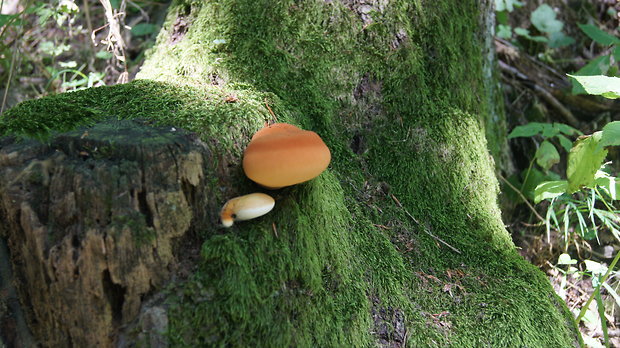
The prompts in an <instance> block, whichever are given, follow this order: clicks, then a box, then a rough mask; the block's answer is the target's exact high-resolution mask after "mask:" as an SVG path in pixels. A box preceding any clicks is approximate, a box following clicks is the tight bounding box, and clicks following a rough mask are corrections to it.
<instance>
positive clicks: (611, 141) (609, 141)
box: [599, 121, 620, 146]
mask: <svg viewBox="0 0 620 348" xmlns="http://www.w3.org/2000/svg"><path fill="white" fill-rule="evenodd" d="M602 132H603V137H602V138H601V142H600V145H599V146H618V145H620V121H613V122H609V123H608V124H606V125H605V127H603V131H602Z"/></svg>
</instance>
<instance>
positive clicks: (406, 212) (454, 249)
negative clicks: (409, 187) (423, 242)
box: [390, 194, 461, 254]
mask: <svg viewBox="0 0 620 348" xmlns="http://www.w3.org/2000/svg"><path fill="white" fill-rule="evenodd" d="M390 196H392V199H393V200H394V202H396V204H397V205H398V206H399V207H400V208H401V209H402V210H403V211H404V212H405V214H407V216H409V217H410V218H411V220H413V222H415V223H416V224H418V226H420V227H422V230H423V231H424V233H426V234H428V235H429V236H431V237H433V238H434V239H435V240H436V241H438V242H440V243H441V244H443V245H445V246H447V247H448V248H450V249H452V251H454V252H456V253H457V254H460V253H461V251H460V250H459V249H457V248H455V247H453V246H452V245H450V244H448V243H447V242H446V241H444V240H443V239H441V238H439V237H437V236H436V235H434V234H432V233H431V231H429V230H428V229H427V228H426V227H425V226H424V225H422V224H421V223H420V222H419V221H418V220H417V219H416V218H414V217H413V215H411V214H409V212H408V211H407V209H405V207H404V206H403V205H402V204H401V203H400V201H399V200H398V198H396V196H394V195H393V194H390Z"/></svg>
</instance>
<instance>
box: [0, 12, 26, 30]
mask: <svg viewBox="0 0 620 348" xmlns="http://www.w3.org/2000/svg"><path fill="white" fill-rule="evenodd" d="M20 14H21V13H15V14H11V15H7V14H0V27H3V26H4V25H5V24H7V23H9V22H12V21H13V20H14V19H17V18H19V15H20ZM11 24H15V22H13V23H11Z"/></svg>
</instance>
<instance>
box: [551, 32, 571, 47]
mask: <svg viewBox="0 0 620 348" xmlns="http://www.w3.org/2000/svg"><path fill="white" fill-rule="evenodd" d="M574 43H575V39H573V38H572V37H570V36H568V35H566V34H564V33H563V32H561V31H558V32H556V33H551V35H549V47H551V48H559V47H565V46H570V45H572V44H574Z"/></svg>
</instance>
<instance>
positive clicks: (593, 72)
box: [568, 24, 620, 99]
mask: <svg viewBox="0 0 620 348" xmlns="http://www.w3.org/2000/svg"><path fill="white" fill-rule="evenodd" d="M579 28H580V29H581V30H582V31H583V32H584V33H585V34H586V35H587V36H588V37H589V38H591V39H592V40H593V41H594V42H596V43H598V44H599V45H602V46H611V50H609V51H608V52H609V53H606V54H603V55H601V56H598V57H596V58H594V59H592V60H591V61H590V62H588V64H586V65H585V66H584V67H583V68H581V69H579V70H578V71H577V72H575V73H574V74H572V75H568V76H569V77H570V78H571V81H572V83H573V89H572V93H573V94H582V93H587V94H592V95H601V96H603V97H605V98H610V99H616V98H618V97H619V96H620V83H619V82H618V78H617V77H613V76H611V77H609V76H605V75H607V74H612V75H613V71H614V70H617V69H616V68H614V69H611V68H612V64H615V63H617V62H618V61H619V59H618V58H620V48H619V47H618V44H619V43H620V39H618V38H617V37H615V36H613V35H611V34H609V33H607V32H605V31H603V30H601V29H599V28H598V27H596V26H594V25H591V24H579Z"/></svg>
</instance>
